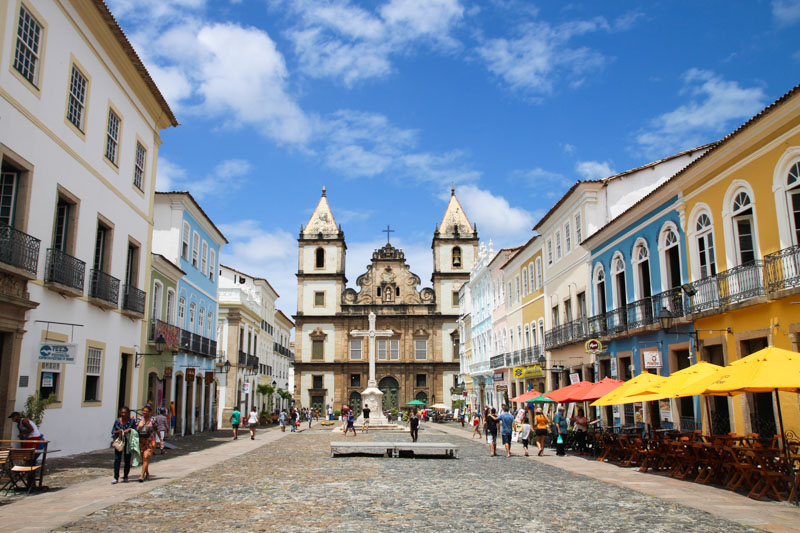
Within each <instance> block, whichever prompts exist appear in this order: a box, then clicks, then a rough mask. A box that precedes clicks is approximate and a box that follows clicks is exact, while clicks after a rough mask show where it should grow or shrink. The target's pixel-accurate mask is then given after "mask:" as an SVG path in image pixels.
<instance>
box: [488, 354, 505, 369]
mask: <svg viewBox="0 0 800 533" xmlns="http://www.w3.org/2000/svg"><path fill="white" fill-rule="evenodd" d="M489 366H490V367H491V368H501V367H504V366H506V355H505V354H502V355H495V356H494V357H492V358H491V359H489Z"/></svg>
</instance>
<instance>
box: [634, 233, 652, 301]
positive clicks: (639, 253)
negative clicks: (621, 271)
mask: <svg viewBox="0 0 800 533" xmlns="http://www.w3.org/2000/svg"><path fill="white" fill-rule="evenodd" d="M633 262H634V264H635V265H636V269H635V270H634V273H635V274H636V298H637V299H642V298H649V297H650V296H651V295H652V289H651V285H650V250H649V249H648V247H647V243H646V242H644V241H642V242H640V243H639V244H637V245H636V248H634V250H633Z"/></svg>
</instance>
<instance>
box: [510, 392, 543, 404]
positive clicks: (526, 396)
mask: <svg viewBox="0 0 800 533" xmlns="http://www.w3.org/2000/svg"><path fill="white" fill-rule="evenodd" d="M539 394H540V393H539V391H536V390H533V389H531V390H529V391H528V392H525V393H523V394H520V395H519V396H514V397H513V398H511V400H510V401H512V402H527V401H528V400H530V399H531V398H535V397H537V396H539Z"/></svg>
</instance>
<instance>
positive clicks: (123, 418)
mask: <svg viewBox="0 0 800 533" xmlns="http://www.w3.org/2000/svg"><path fill="white" fill-rule="evenodd" d="M135 425H136V422H135V421H134V420H133V419H132V418H131V410H130V409H128V408H127V407H123V408H122V409H120V410H119V418H117V419H116V420H114V427H113V428H112V429H111V438H112V439H114V440H116V439H117V438H119V439H120V440H122V449H121V450H117V449H116V447H115V448H114V481H112V482H111V483H112V484H117V483H119V467H120V463H121V462H122V459H123V457H124V459H125V467H124V470H123V471H122V481H123V482H124V483H127V482H128V474H130V472H131V454H130V453H128V433H130V431H131V429H133V427H134V426H135Z"/></svg>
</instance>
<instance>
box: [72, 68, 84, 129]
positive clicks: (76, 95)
mask: <svg viewBox="0 0 800 533" xmlns="http://www.w3.org/2000/svg"><path fill="white" fill-rule="evenodd" d="M87 86H88V82H87V81H86V76H84V75H83V74H82V73H81V71H80V70H78V67H77V66H75V65H72V75H71V76H70V80H69V96H68V98H67V120H69V121H70V122H71V123H72V124H73V125H74V126H75V127H76V128H78V129H79V130H80V131H83V122H84V115H85V110H86V88H87Z"/></svg>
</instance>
